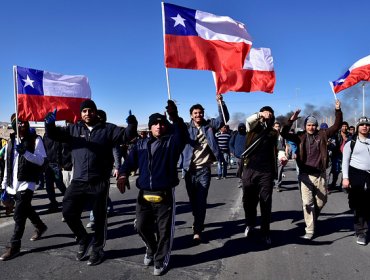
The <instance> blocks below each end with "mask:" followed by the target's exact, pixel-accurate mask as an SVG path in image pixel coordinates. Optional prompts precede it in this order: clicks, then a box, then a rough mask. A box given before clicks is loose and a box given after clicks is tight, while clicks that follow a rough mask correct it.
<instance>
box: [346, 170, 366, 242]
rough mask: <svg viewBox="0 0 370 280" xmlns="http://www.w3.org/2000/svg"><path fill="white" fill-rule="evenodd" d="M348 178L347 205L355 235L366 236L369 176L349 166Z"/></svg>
mask: <svg viewBox="0 0 370 280" xmlns="http://www.w3.org/2000/svg"><path fill="white" fill-rule="evenodd" d="M348 177H349V181H350V183H351V188H350V189H349V193H348V203H349V207H350V208H351V209H352V210H353V214H354V229H355V234H356V235H359V234H362V233H363V234H367V232H368V222H369V220H370V174H369V173H368V172H367V171H363V170H359V169H356V168H354V167H352V166H350V167H349V174H348Z"/></svg>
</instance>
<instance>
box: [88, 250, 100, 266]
mask: <svg viewBox="0 0 370 280" xmlns="http://www.w3.org/2000/svg"><path fill="white" fill-rule="evenodd" d="M103 259H104V251H103V249H99V250H97V251H96V250H91V254H90V258H89V260H88V262H87V265H90V266H93V265H98V264H100V263H101V262H102V261H103Z"/></svg>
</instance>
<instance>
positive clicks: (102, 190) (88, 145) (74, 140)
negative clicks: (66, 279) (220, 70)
mask: <svg viewBox="0 0 370 280" xmlns="http://www.w3.org/2000/svg"><path fill="white" fill-rule="evenodd" d="M80 111H81V119H82V120H81V121H79V122H77V123H76V124H71V125H68V126H67V127H56V126H55V120H56V110H55V111H54V112H53V113H49V114H47V116H46V117H45V128H46V132H47V133H48V135H49V137H50V138H52V139H55V140H58V141H60V142H67V143H68V144H69V145H70V148H71V151H72V162H73V169H74V170H73V178H72V182H71V184H70V185H69V187H68V188H67V191H66V193H65V195H64V199H63V217H64V219H65V221H66V222H67V224H68V226H69V227H70V229H71V230H72V232H73V233H74V234H75V236H76V240H77V242H78V244H79V251H78V253H77V256H76V259H77V260H79V261H81V260H84V259H85V258H86V256H87V255H88V251H89V248H90V246H92V251H91V254H90V258H89V261H88V262H87V264H88V265H97V264H99V263H101V262H102V260H103V257H104V251H103V247H104V245H105V238H106V227H107V225H106V222H107V219H106V209H107V198H108V192H109V185H110V182H109V180H110V175H111V172H112V168H113V163H112V158H113V157H112V148H113V147H114V145H117V144H118V143H119V141H121V140H122V135H121V134H122V130H121V129H120V128H119V127H117V126H116V125H114V124H111V123H101V122H100V121H99V119H98V117H97V108H96V105H95V103H94V102H93V101H92V100H90V99H87V100H85V101H83V102H82V103H81V106H80ZM136 126H137V121H136V118H135V117H134V116H132V117H131V118H130V120H129V126H128V127H127V128H126V130H125V131H124V132H125V134H126V135H127V137H128V138H130V135H131V133H130V132H132V131H133V133H132V134H135V135H136ZM87 201H89V202H90V203H92V205H93V213H94V217H95V232H94V238H92V237H91V236H90V235H88V234H87V232H86V230H85V228H84V226H83V225H82V222H81V213H82V211H83V207H84V205H85V202H87Z"/></svg>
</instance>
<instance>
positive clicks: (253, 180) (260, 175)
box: [242, 168, 274, 235]
mask: <svg viewBox="0 0 370 280" xmlns="http://www.w3.org/2000/svg"><path fill="white" fill-rule="evenodd" d="M242 179H243V208H244V213H245V224H246V226H252V227H253V226H255V225H256V219H257V205H258V202H259V203H260V209H261V232H262V234H265V235H267V234H269V232H270V220H271V205H272V188H273V181H274V176H273V174H272V172H259V171H256V170H253V169H249V168H245V169H244V170H243V177H242Z"/></svg>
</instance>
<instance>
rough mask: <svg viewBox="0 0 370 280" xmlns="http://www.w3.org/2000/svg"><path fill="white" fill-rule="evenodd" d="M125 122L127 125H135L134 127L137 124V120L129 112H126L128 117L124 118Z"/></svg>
mask: <svg viewBox="0 0 370 280" xmlns="http://www.w3.org/2000/svg"><path fill="white" fill-rule="evenodd" d="M126 122H127V124H135V125H137V124H138V122H137V119H136V117H135V115H133V114H132V113H131V110H130V111H128V117H127V118H126Z"/></svg>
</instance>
